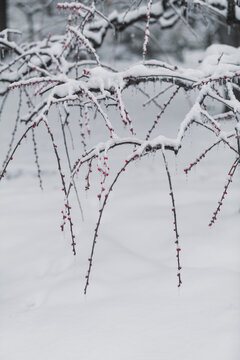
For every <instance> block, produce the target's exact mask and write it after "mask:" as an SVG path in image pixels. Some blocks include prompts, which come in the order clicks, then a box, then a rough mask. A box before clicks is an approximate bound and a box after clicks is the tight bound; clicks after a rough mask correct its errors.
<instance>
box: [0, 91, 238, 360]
mask: <svg viewBox="0 0 240 360" xmlns="http://www.w3.org/2000/svg"><path fill="white" fill-rule="evenodd" d="M133 95H134V94H132V93H129V94H128V96H129V99H130V105H129V106H130V110H132V111H133V109H134V107H135V106H136V104H135V103H133V101H132V99H133V98H131V96H133ZM183 100H184V97H183V95H179V99H178V101H177V102H175V103H174V106H173V107H172V108H171V110H169V111H168V112H167V113H166V116H165V117H164V119H163V122H162V131H163V132H164V133H165V134H167V135H169V134H172V135H173V136H174V135H175V134H176V130H177V127H178V123H179V121H180V120H181V118H182V116H183V115H184V113H185V112H186V108H185V106H183V103H184V101H183ZM136 115H137V116H136V120H135V121H138V122H139V123H143V122H144V121H145V122H149V123H150V124H151V123H152V121H151V119H150V115H149V114H148V118H147V117H146V116H145V115H144V114H143V112H142V110H139V111H138V113H137V114H136ZM5 122H6V120H5ZM1 126H3V125H2V124H1ZM5 126H6V125H5ZM96 126H98V124H97V122H96ZM140 126H142V125H140ZM148 127H149V126H147V128H148ZM2 129H3V128H2ZM197 131H198V129H194V130H193V131H191V136H190V137H191V140H190V139H189V140H186V143H185V146H184V147H183V149H182V151H181V154H179V156H178V158H177V159H175V158H174V155H172V154H169V155H168V159H169V161H170V164H171V171H172V174H173V183H174V188H175V193H176V201H177V210H178V215H179V230H180V236H181V237H180V240H181V247H182V254H181V255H182V265H183V285H182V287H181V289H180V290H179V289H178V288H177V276H176V258H175V248H174V245H173V242H174V233H173V231H172V225H171V224H172V218H171V204H170V198H169V195H168V193H169V190H168V184H167V178H166V174H165V171H164V168H163V164H162V160H161V156H160V154H157V155H156V156H154V157H150V158H149V159H144V160H142V161H139V162H138V163H136V164H133V165H132V166H130V167H129V169H128V171H126V174H124V176H123V177H122V178H121V179H120V181H119V184H118V185H117V186H116V188H115V191H114V192H113V194H112V198H111V200H110V201H109V204H108V206H107V208H106V212H105V214H104V218H103V224H102V227H101V230H100V234H99V241H98V244H97V248H96V254H95V255H96V256H95V262H94V268H93V273H92V278H91V285H90V287H89V289H88V294H87V296H84V295H83V287H84V280H85V279H84V277H85V274H86V270H87V265H88V261H87V259H88V257H89V252H90V246H91V241H92V236H93V229H94V226H95V222H96V219H97V215H98V205H97V199H96V194H97V190H94V189H93V190H92V191H90V192H89V193H88V194H87V196H86V195H85V194H84V192H82V193H81V197H82V203H83V207H84V214H85V221H84V223H82V222H81V221H79V228H78V244H79V245H78V255H77V256H76V257H73V255H72V252H71V247H70V245H69V238H68V235H67V234H66V235H65V236H62V233H61V232H60V229H59V225H60V220H61V217H60V210H61V209H62V200H63V199H62V193H61V191H59V188H60V183H59V179H58V176H57V173H56V171H55V169H56V167H55V163H54V159H53V156H52V155H51V148H50V145H48V144H47V143H46V144H45V143H44V140H43V141H42V142H40V145H39V155H40V161H41V165H42V169H43V171H44V175H43V181H44V186H45V190H44V192H42V191H41V190H40V189H39V188H38V185H37V179H36V177H35V168H34V164H33V161H34V159H33V156H32V154H31V152H30V150H29V149H30V145H29V144H28V143H26V146H25V145H24V146H23V147H22V149H21V150H20V152H19V155H18V156H16V158H15V159H14V161H15V163H14V165H12V166H11V168H10V169H9V174H10V175H11V177H9V179H8V180H6V181H4V182H3V183H1V186H0V199H1V207H0V219H1V221H0V233H1V243H0V358H1V360H16V359H17V360H33V359H34V360H79V359H81V360H103V359H104V360H159V359H161V360H176V359H178V360H210V359H211V360H239V356H240V355H239V354H240V342H239V338H240V314H239V311H240V260H239V251H240V241H239V240H240V228H239V219H240V193H239V171H237V173H236V176H235V179H234V181H233V183H232V185H231V189H230V190H229V194H228V197H227V199H226V201H225V204H224V206H223V210H222V213H221V215H220V217H219V221H217V223H216V224H215V226H214V227H213V228H212V229H209V228H208V226H207V224H208V221H209V219H210V218H211V213H212V211H213V210H215V208H216V205H217V201H218V200H219V198H220V195H221V193H222V191H223V186H224V184H225V179H226V176H227V172H228V170H229V168H230V166H231V164H232V160H233V156H232V154H231V153H229V151H228V150H227V149H225V148H224V146H220V147H219V148H218V149H216V150H214V151H213V153H212V154H210V155H209V156H208V158H206V159H205V160H203V161H202V163H201V164H199V165H198V167H197V168H196V170H193V171H192V173H190V174H189V176H188V178H187V179H186V176H185V174H184V173H183V168H184V167H185V166H186V165H188V164H189V163H190V161H192V160H194V159H195V156H197V155H199V154H200V153H201V150H203V149H204V148H205V142H207V143H210V141H211V138H206V133H205V132H204V131H201V132H200V135H199V136H197ZM6 138H7V137H6V135H5V133H4V131H3V132H2V133H1V152H2V149H3V148H4V146H5V145H6V141H7V139H6ZM113 156H115V158H114V159H115V161H117V160H118V156H117V155H113ZM113 169H114V165H113ZM95 182H96V183H97V181H95ZM77 215H78V213H77V212H76V215H75V216H77Z"/></svg>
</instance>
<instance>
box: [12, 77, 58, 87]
mask: <svg viewBox="0 0 240 360" xmlns="http://www.w3.org/2000/svg"><path fill="white" fill-rule="evenodd" d="M42 83H44V86H43V87H45V86H47V84H54V83H55V84H57V85H60V84H61V81H59V80H54V79H46V78H45V79H38V80H35V79H33V80H29V81H27V82H22V83H18V84H17V85H10V86H9V87H8V90H14V89H20V88H21V87H28V86H35V85H39V84H42Z"/></svg>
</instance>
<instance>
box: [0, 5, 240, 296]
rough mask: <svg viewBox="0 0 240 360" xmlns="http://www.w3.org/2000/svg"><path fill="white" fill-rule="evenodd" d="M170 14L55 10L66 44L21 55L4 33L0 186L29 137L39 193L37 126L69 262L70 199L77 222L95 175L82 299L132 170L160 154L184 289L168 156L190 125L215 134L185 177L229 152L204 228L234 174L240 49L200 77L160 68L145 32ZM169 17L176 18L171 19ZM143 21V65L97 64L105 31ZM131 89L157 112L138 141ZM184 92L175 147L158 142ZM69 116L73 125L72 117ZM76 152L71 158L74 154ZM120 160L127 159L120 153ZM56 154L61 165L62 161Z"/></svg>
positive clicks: (31, 47)
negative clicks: (9, 104) (114, 196)
mask: <svg viewBox="0 0 240 360" xmlns="http://www.w3.org/2000/svg"><path fill="white" fill-rule="evenodd" d="M196 4H200V2H195V1H194V5H196ZM214 4H215V3H213V2H212V3H211V4H210V6H212V7H214ZM167 5H168V2H166V4H165V8H163V4H162V3H161V2H157V3H153V2H152V1H149V2H148V5H147V7H146V6H141V7H139V8H138V9H137V10H129V11H128V12H127V13H125V15H124V21H123V14H119V13H114V14H110V15H109V17H106V16H105V15H103V14H102V13H101V12H100V11H99V10H98V9H96V8H95V6H91V7H87V6H85V5H83V4H81V3H78V2H74V3H59V4H58V8H59V9H62V10H67V11H70V12H71V13H72V17H71V21H70V24H69V25H68V26H67V28H66V33H65V34H64V35H63V36H62V35H61V36H58V35H54V36H49V37H48V38H47V39H44V40H42V41H40V42H35V43H31V44H25V45H20V46H18V45H16V44H15V43H14V42H10V41H9V40H8V38H7V34H8V32H7V31H5V32H2V33H1V34H2V35H1V37H0V39H1V40H0V43H1V45H2V46H3V45H4V46H5V47H8V48H11V49H12V50H13V55H12V57H11V58H10V57H9V58H7V59H6V60H5V61H4V62H3V63H2V64H1V67H0V82H1V89H0V93H1V95H2V97H3V100H2V105H1V107H0V114H1V113H2V112H3V110H4V106H5V103H6V99H7V97H12V98H14V99H15V98H18V99H19V100H18V101H19V102H18V104H19V105H18V108H17V113H16V122H15V128H14V131H13V133H12V136H11V139H10V145H9V148H8V150H7V151H6V157H5V160H4V163H3V165H2V169H1V173H0V180H3V179H4V178H5V177H6V174H7V170H8V167H9V166H10V163H11V162H12V160H13V158H14V155H15V153H16V152H17V151H18V148H19V147H20V145H21V144H22V141H23V139H24V138H26V137H29V136H30V134H31V139H32V141H33V151H34V154H35V161H36V166H37V173H38V178H39V184H40V187H42V178H41V169H40V164H39V157H38V147H37V140H36V137H35V134H36V133H37V131H38V128H39V127H40V126H43V127H44V128H45V129H46V136H48V138H49V141H50V143H51V146H52V151H53V154H54V156H55V160H56V168H57V170H58V174H59V179H60V182H61V189H62V192H63V202H64V204H63V209H62V211H61V217H62V223H61V230H62V231H64V229H65V228H66V227H68V229H69V234H70V239H71V240H70V241H71V246H72V250H73V253H74V255H75V254H76V252H77V245H78V242H79V241H80V239H77V238H76V235H75V226H74V224H73V220H72V219H73V217H72V212H73V211H75V209H73V208H72V205H71V203H72V196H75V197H76V199H77V202H78V205H79V208H80V211H81V213H82V216H83V212H82V208H81V202H80V195H79V192H80V191H81V189H79V179H82V178H83V179H85V181H86V182H85V187H84V188H85V190H89V189H90V186H91V177H92V173H94V172H95V173H96V174H98V178H99V188H98V190H97V195H96V196H97V198H98V200H99V213H98V219H97V222H96V226H95V229H94V236H93V242H92V248H91V253H90V257H89V267H88V271H87V274H86V285H85V293H86V291H87V288H88V285H89V283H90V275H91V271H92V265H93V261H94V252H95V247H96V243H97V238H98V233H99V227H100V225H101V220H102V216H103V213H104V210H105V207H106V205H107V203H108V200H109V196H110V194H111V192H112V191H113V189H114V188H115V185H116V183H117V182H118V179H119V177H120V176H122V175H123V174H124V173H125V172H127V169H128V166H130V165H131V164H132V163H134V162H136V161H139V160H140V159H141V158H142V157H145V156H146V155H151V154H155V153H157V152H158V151H159V150H160V152H161V154H162V157H163V161H164V167H165V170H166V174H167V179H168V184H169V191H170V192H169V194H170V197H171V208H172V213H173V220H174V221H173V230H174V232H175V238H174V242H175V245H176V251H177V254H176V256H177V277H178V286H180V285H181V283H182V278H181V265H180V251H181V248H180V239H179V237H180V235H179V230H178V222H177V211H176V203H175V196H174V192H173V188H174V187H173V182H172V177H171V175H170V174H171V171H170V169H169V166H168V159H167V158H168V152H169V151H171V152H174V153H175V154H177V153H178V152H179V151H180V150H181V147H182V146H183V145H184V140H185V137H186V136H187V134H188V132H187V130H188V129H190V128H191V127H193V126H196V125H198V126H200V127H203V128H204V129H205V130H206V131H207V132H211V133H212V134H213V136H214V139H215V140H214V142H213V144H212V145H211V146H210V147H208V148H205V146H204V145H203V151H202V153H201V154H200V155H199V157H198V158H197V159H195V160H193V162H192V163H191V164H190V165H189V166H188V167H186V169H185V172H186V173H188V172H189V171H190V170H191V169H192V167H193V166H196V165H197V164H198V163H199V162H200V161H202V160H203V158H205V157H206V156H207V154H208V153H209V151H211V150H212V149H213V148H214V147H215V146H216V145H217V144H219V143H224V144H225V145H226V149H227V151H231V152H232V154H233V156H234V163H233V165H232V167H231V169H230V172H229V174H228V176H229V178H228V182H227V184H226V185H225V190H224V193H223V195H222V197H221V198H220V201H219V203H218V207H217V210H216V212H215V213H214V216H213V218H212V220H211V222H210V225H212V224H213V223H214V222H215V220H216V215H217V214H218V212H219V211H220V207H221V206H222V201H223V199H224V197H225V195H226V192H227V191H226V190H227V189H228V186H229V184H230V182H231V181H232V177H233V175H234V173H235V170H236V168H237V166H238V164H239V156H240V146H239V131H240V129H239V125H238V122H239V112H240V103H239V100H238V99H237V97H236V95H235V94H236V92H239V91H240V87H239V85H240V48H233V47H230V46H226V45H213V46H211V47H209V48H208V49H207V51H206V53H205V57H204V59H203V61H202V62H201V63H200V65H199V66H198V67H197V68H185V67H179V66H175V65H171V64H168V63H165V62H162V61H160V60H157V59H155V60H147V59H146V58H145V55H146V51H147V46H148V35H149V25H150V23H151V20H152V19H153V21H154V19H157V18H159V17H164V14H166V11H167V10H166V9H167ZM171 9H172V7H171ZM174 14H175V15H174V16H175V17H176V13H175V12H174ZM139 18H144V19H145V22H146V19H147V22H146V29H145V30H146V31H145V38H144V39H143V47H142V49H143V55H144V59H143V60H144V61H141V60H140V61H139V62H138V63H135V64H131V65H129V66H126V67H125V69H124V70H118V69H114V68H112V67H111V66H110V65H108V64H104V63H102V61H101V58H100V57H99V55H98V53H97V52H96V47H97V46H100V44H101V43H102V41H103V39H104V36H105V34H106V31H107V29H108V27H111V26H116V22H117V24H118V26H119V27H120V24H122V26H123V27H125V26H128V25H129V24H130V23H133V22H134V21H136V19H139ZM170 18H171V17H170ZM114 23H115V25H114ZM82 52H84V53H85V54H86V55H87V59H82V58H81V57H80V56H79V54H80V53H82ZM152 83H154V89H155V93H154V94H153V95H152V94H151V95H149V94H150V90H149V89H150V87H151V84H152ZM129 89H136V90H137V91H139V93H141V94H144V95H145V96H146V97H147V99H146V102H145V103H144V104H143V105H144V107H143V108H144V109H145V111H147V109H146V104H148V105H152V106H155V105H157V108H158V113H157V115H156V116H155V117H154V118H149V117H147V121H146V124H145V133H144V134H139V133H138V131H136V128H137V126H136V125H137V123H138V118H135V117H134V114H130V111H129V109H128V105H127V101H126V100H125V99H126V96H127V94H128V91H129ZM182 91H184V92H186V93H193V95H194V98H195V101H194V103H193V104H192V106H191V108H190V109H189V111H188V113H187V114H186V116H185V117H184V118H183V119H181V124H180V126H179V128H178V129H176V132H175V137H173V138H170V137H166V136H165V135H164V134H163V133H161V130H160V127H159V121H160V119H161V118H162V117H163V116H164V114H165V111H166V110H167V109H168V107H170V106H171V104H172V103H173V102H174V100H175V98H176V97H177V96H178V95H179V93H180V92H182ZM164 93H166V94H168V99H167V100H166V101H165V102H164V103H162V104H161V105H159V104H158V102H157V101H156V99H159V98H160V99H161V95H162V94H164ZM136 96H137V95H136ZM209 100H211V101H212V102H213V103H216V104H219V103H220V104H222V105H224V107H226V108H227V109H228V111H227V112H225V111H223V112H222V113H215V112H214V111H215V110H213V108H212V107H209ZM24 105H27V107H26V106H24ZM26 108H27V110H26ZM110 108H111V109H112V108H113V109H114V116H113V112H112V111H109V109H110ZM50 112H52V113H53V114H54V115H55V118H56V119H58V121H59V123H58V124H57V123H56V122H54V121H52V120H50V117H49V113H50ZM76 112H77V114H78V115H77V116H76ZM72 114H75V115H74V116H72ZM95 117H97V121H98V122H99V123H100V124H101V128H102V134H101V135H102V141H101V142H98V143H95V144H94V145H91V146H90V145H89V136H90V134H92V133H93V134H94V132H95V129H94V123H93V121H92V120H93V118H95ZM223 121H228V122H229V123H230V125H231V127H232V129H231V130H229V131H228V132H226V131H224V130H223V127H222V123H223ZM119 124H120V125H121V126H119ZM58 125H60V128H61V134H62V142H63V144H64V145H63V146H61V145H60V146H59V145H58V144H57V141H56V139H55V129H56V127H57V126H58ZM76 125H77V126H78V131H79V132H78V136H76ZM20 127H21V130H20V131H21V134H20V135H19V136H18V137H17V135H18V134H19V133H18V132H17V129H19V128H20ZM67 134H68V135H67ZM76 141H78V143H77V142H76ZM23 146H24V145H23ZM72 148H74V149H75V151H71V149H72ZM123 148H126V151H127V152H128V155H124V156H123V158H122V162H120V163H119V164H118V170H117V172H116V173H115V174H114V173H113V172H112V171H111V167H110V160H111V153H112V150H113V149H116V150H118V151H119V149H123ZM119 152H120V153H123V154H124V152H121V151H119ZM62 153H64V156H65V159H66V161H64V159H62Z"/></svg>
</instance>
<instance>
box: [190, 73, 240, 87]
mask: <svg viewBox="0 0 240 360" xmlns="http://www.w3.org/2000/svg"><path fill="white" fill-rule="evenodd" d="M236 77H240V74H238V73H235V74H234V75H232V76H222V77H218V78H215V79H214V78H209V79H207V80H202V81H201V82H200V83H197V84H195V85H193V88H195V87H198V88H199V87H200V86H201V85H207V84H209V83H211V82H218V83H220V84H223V83H224V82H227V81H233V80H234V79H235V78H236Z"/></svg>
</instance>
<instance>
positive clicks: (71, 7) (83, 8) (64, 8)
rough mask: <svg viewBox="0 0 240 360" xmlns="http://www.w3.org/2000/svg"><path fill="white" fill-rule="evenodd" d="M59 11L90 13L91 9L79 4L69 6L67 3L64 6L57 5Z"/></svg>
mask: <svg viewBox="0 0 240 360" xmlns="http://www.w3.org/2000/svg"><path fill="white" fill-rule="evenodd" d="M57 9H59V10H76V11H78V10H85V11H89V8H88V7H86V6H84V5H83V4H80V3H78V5H76V4H74V3H69V4H67V3H66V2H65V3H63V4H57Z"/></svg>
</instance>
